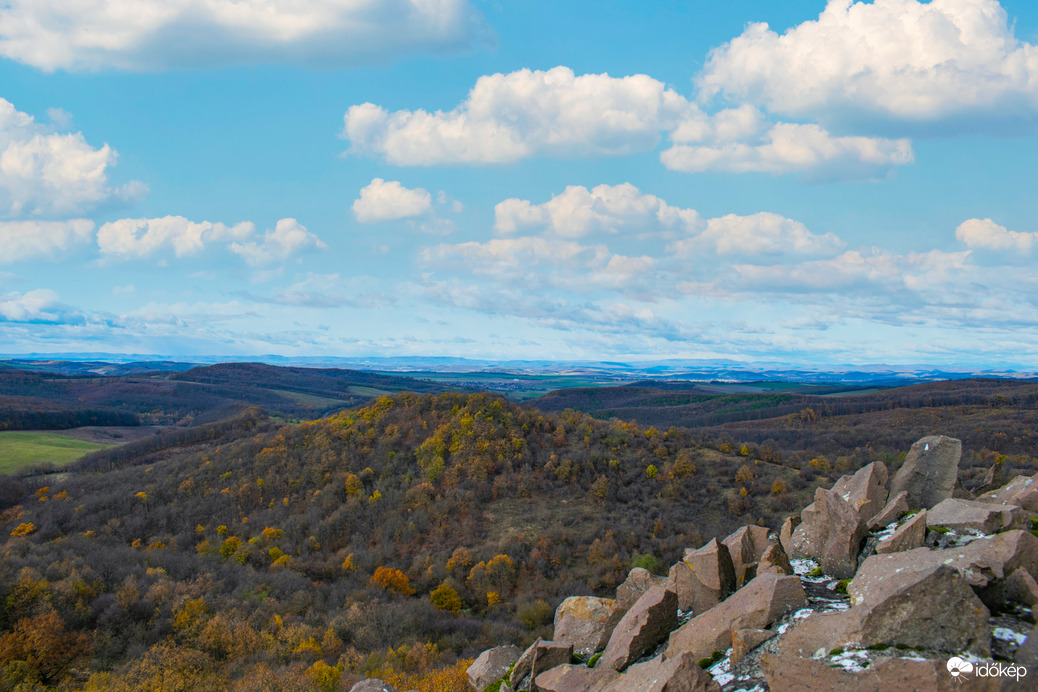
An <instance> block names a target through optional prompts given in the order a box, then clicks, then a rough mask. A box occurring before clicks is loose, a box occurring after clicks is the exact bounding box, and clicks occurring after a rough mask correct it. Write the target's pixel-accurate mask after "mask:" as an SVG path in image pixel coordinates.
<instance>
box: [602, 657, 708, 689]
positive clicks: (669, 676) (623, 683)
mask: <svg viewBox="0 0 1038 692" xmlns="http://www.w3.org/2000/svg"><path fill="white" fill-rule="evenodd" d="M634 690H637V692H721V686H720V685H718V684H717V683H716V682H714V679H713V677H711V676H710V674H709V673H707V672H706V671H705V670H703V669H702V668H700V667H699V664H698V663H697V662H696V660H695V659H694V658H693V657H692V655H691V654H689V653H684V654H680V655H678V656H673V657H663V656H657V657H655V658H653V659H650V660H648V661H645V662H644V663H638V664H635V665H633V666H631V667H630V668H628V669H627V672H626V673H624V674H623V676H621V677H619V678H616V679H615V680H613V681H612V683H611V684H609V685H608V686H607V687H606V688H605V690H603V692H633V691H634Z"/></svg>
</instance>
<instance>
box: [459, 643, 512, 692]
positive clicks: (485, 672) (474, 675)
mask: <svg viewBox="0 0 1038 692" xmlns="http://www.w3.org/2000/svg"><path fill="white" fill-rule="evenodd" d="M520 653H522V652H521V651H519V647H517V646H495V647H494V648H493V649H487V650H486V651H484V652H483V653H481V654H480V655H479V656H477V657H476V660H475V661H473V662H472V665H471V666H469V667H468V669H467V670H466V671H465V674H466V675H468V678H469V684H470V685H472V686H473V687H475V688H476V692H483V688H484V687H486V686H487V685H489V684H490V683H492V682H494V681H495V680H500V679H501V677H502V676H503V675H504V674H505V672H506V671H507V670H508V667H509V666H510V665H512V664H513V663H515V662H516V661H517V660H519V654H520Z"/></svg>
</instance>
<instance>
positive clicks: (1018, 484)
mask: <svg viewBox="0 0 1038 692" xmlns="http://www.w3.org/2000/svg"><path fill="white" fill-rule="evenodd" d="M977 500H978V501H980V502H988V503H991V504H995V505H1016V506H1017V507H1021V508H1022V509H1025V510H1027V511H1028V512H1032V513H1038V473H1036V474H1035V475H1033V476H1017V477H1016V478H1014V479H1013V480H1011V481H1009V483H1008V484H1006V485H1005V486H1003V487H1001V488H999V489H997V490H993V491H991V492H988V493H984V494H983V495H981V496H980V497H978V498H977Z"/></svg>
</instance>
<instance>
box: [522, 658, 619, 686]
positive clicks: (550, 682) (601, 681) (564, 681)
mask: <svg viewBox="0 0 1038 692" xmlns="http://www.w3.org/2000/svg"><path fill="white" fill-rule="evenodd" d="M619 676H620V674H619V673H617V672H616V671H615V670H604V669H601V668H588V667H587V666H580V665H571V664H566V665H561V666H556V667H555V668H552V669H551V670H548V671H545V672H543V673H541V674H540V675H538V676H537V679H536V680H534V684H536V685H537V688H538V689H539V690H541V692H604V690H605V688H606V687H607V686H608V685H609V683H610V682H612V681H613V680H615V679H617V678H618V677H619Z"/></svg>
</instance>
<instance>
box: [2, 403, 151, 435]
mask: <svg viewBox="0 0 1038 692" xmlns="http://www.w3.org/2000/svg"><path fill="white" fill-rule="evenodd" d="M139 424H140V419H138V418H137V416H136V415H135V414H133V413H127V412H125V411H113V410H110V409H74V410H65V409H54V408H44V409H37V408H27V407H26V406H25V404H24V403H23V402H17V403H14V404H13V405H12V404H5V403H3V402H2V401H0V431H4V430H67V429H69V428H80V427H83V426H86V425H120V426H121V425H139Z"/></svg>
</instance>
